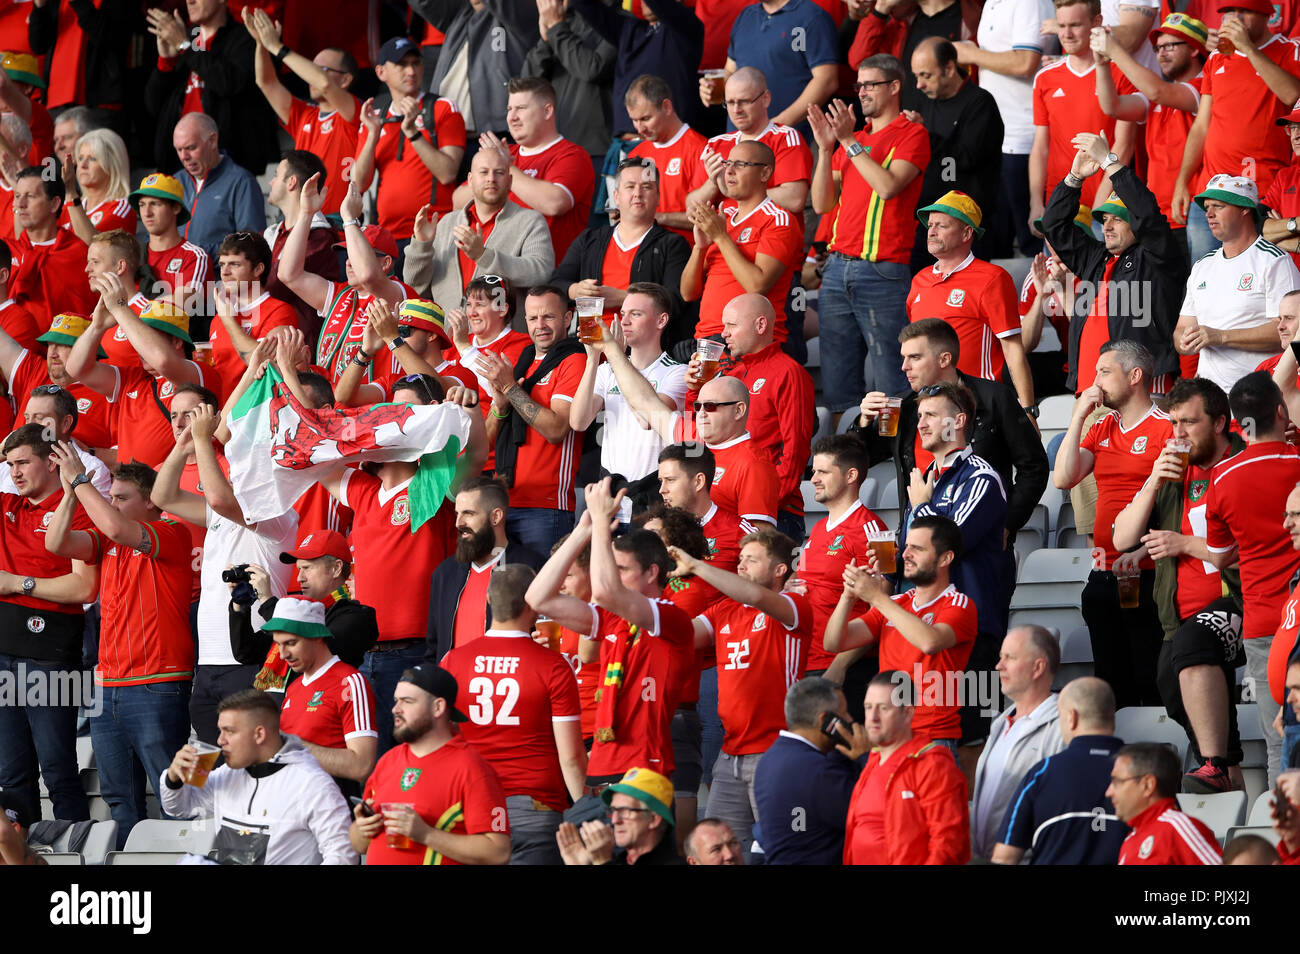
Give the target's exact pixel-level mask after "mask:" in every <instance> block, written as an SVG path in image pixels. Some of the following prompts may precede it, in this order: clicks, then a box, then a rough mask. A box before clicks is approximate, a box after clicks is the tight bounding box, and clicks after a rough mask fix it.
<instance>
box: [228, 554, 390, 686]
mask: <svg viewBox="0 0 1300 954" xmlns="http://www.w3.org/2000/svg"><path fill="white" fill-rule="evenodd" d="M280 562H282V563H296V564H297V565H298V587H299V589H301V590H302V594H301V596H302V599H305V600H315V601H317V602H320V603H324V604H325V626H326V627H327V628H328V629H329V631H330V633H331V636H330V638H329V639H327V640H326V641H325V643H326V645H327V646H328V647H329V649H330V651H331V652H332V653H334V655H336V656H338V657H339V659H341V660H343V662H345V663H347V664H348V665H349V666H353V667H360V665H361V663H362V661H363V658H364V656H365V654H366V650H368V649H369V648H370V647H371V646H373V645H374V644H375V643H377V642H379V627H378V625H377V624H376V622H375V610H374V608H373V607H370V606H365V605H364V604H362V603H358V602H357V601H356V600H354V599H352V598H351V597H350V596H349V595H348V589H347V579H348V576H349V575H350V574H351V572H352V555H351V552H350V550H349V548H348V541H347V538H346V537H344V536H343V534H341V533H339V532H338V531H337V530H308V532H307V533H305V534H303V537H302V539H301V540H299V541H298V545H297V546H296V547H294V549H292V550H287V551H285V552H283V553H281V554H280ZM248 576H249V585H250V586H251V588H252V592H253V595H254V596H255V597H256V599H257V600H259V601H260V602H254V601H253V600H252V599H250V598H249V597H248V590H243V591H241V590H240V588H239V586H238V585H236V586H235V587H234V591H233V593H232V596H231V599H230V648H231V650H232V652H233V653H234V656H235V659H237V660H238V661H239V662H240V663H242V664H244V665H251V664H255V663H256V664H262V671H261V672H260V673H258V675H257V677H256V683H255V684H257V683H261V684H257V688H259V689H266V690H268V691H272V692H275V691H281V690H283V689H284V687H285V684H286V683H287V681H288V668H287V667H286V666H285V665H284V664H283V662H281V661H280V660H279V659H278V654H277V658H276V659H274V660H272V659H268V658H267V653H268V652H269V651H270V649H271V646H272V639H271V634H270V633H269V632H267V631H265V630H258V631H256V632H254V631H253V627H252V623H251V620H252V616H251V613H252V611H253V609H254V607H256V612H257V614H258V616H260V617H261V618H262V619H263V620H268V619H271V618H272V617H273V616H275V604H276V597H274V596H272V595H271V584H270V578H269V577H268V575H267V572H266V570H265V569H264V568H262V567H260V566H256V565H250V566H249V567H248ZM277 677H278V684H276V679H277Z"/></svg>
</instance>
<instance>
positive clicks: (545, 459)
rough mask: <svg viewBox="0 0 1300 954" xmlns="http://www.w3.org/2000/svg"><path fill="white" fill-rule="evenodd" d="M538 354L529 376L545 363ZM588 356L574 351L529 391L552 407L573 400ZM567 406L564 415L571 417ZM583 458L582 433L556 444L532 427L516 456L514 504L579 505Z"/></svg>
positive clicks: (565, 507) (571, 506) (568, 436)
mask: <svg viewBox="0 0 1300 954" xmlns="http://www.w3.org/2000/svg"><path fill="white" fill-rule="evenodd" d="M541 363H542V359H541V358H537V359H536V360H534V361H533V363H532V364H531V365H530V366H529V368H528V371H527V372H526V373H525V374H524V375H523V377H525V378H527V377H529V376H530V375H532V374H533V372H534V371H536V370H537V368H538V367H539V366H540V365H541ZM586 367H587V359H586V356H585V355H582V354H572V355H569V357H567V358H565V359H564V360H563V361H561V362H560V364H559V366H558V367H556V368H552V369H551V371H549V372H548V373H547V374H546V375H545V376H544V377H543V378H542V379H541V380H540V381H538V382H537V383H536V384H534V385H533V387H532V389H531V390H530V391H529V395H530V396H531V397H532V399H533V400H534V401H536V402H537V403H538V404H540V405H541V406H542V407H546V408H549V407H551V406H552V402H554V401H557V400H559V401H567V402H572V401H573V396H574V395H575V394H577V393H578V385H579V384H580V383H581V382H582V372H583V370H584V369H585V368H586ZM568 415H569V412H568V410H567V407H566V409H565V410H564V411H563V412H562V414H561V416H562V417H565V418H567V417H568ZM581 458H582V433H581V432H580V431H574V430H572V429H570V431H569V432H568V433H567V434H565V435H564V440H562V441H560V442H559V443H558V444H552V443H551V442H550V441H548V440H547V439H546V438H545V437H543V436H542V435H541V432H540V431H538V430H537V429H536V428H532V427H530V428H528V436H527V438H525V440H524V443H523V444H522V445H521V446H520V447H519V451H518V456H517V457H516V459H515V482H514V486H513V487H511V488H510V506H511V507H547V508H550V509H552V510H554V509H559V510H568V511H572V510H573V509H574V508H575V506H576V505H577V496H576V490H575V483H576V480H577V477H578V463H579V462H580V460H581Z"/></svg>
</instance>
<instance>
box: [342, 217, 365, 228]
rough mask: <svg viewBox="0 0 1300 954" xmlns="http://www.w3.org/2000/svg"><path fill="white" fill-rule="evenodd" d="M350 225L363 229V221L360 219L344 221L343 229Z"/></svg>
mask: <svg viewBox="0 0 1300 954" xmlns="http://www.w3.org/2000/svg"><path fill="white" fill-rule="evenodd" d="M349 225H355V226H356V227H357V228H361V227H362V226H361V220H360V219H345V220H344V221H343V227H344V228H347V227H348V226H349Z"/></svg>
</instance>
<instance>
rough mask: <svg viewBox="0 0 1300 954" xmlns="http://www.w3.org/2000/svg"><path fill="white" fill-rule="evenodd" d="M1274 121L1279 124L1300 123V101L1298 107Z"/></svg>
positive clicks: (1291, 124)
mask: <svg viewBox="0 0 1300 954" xmlns="http://www.w3.org/2000/svg"><path fill="white" fill-rule="evenodd" d="M1274 122H1275V123H1276V124H1277V125H1279V126H1293V125H1300V103H1297V104H1296V108H1295V109H1293V110H1291V112H1289V113H1287V114H1286V115H1285V116H1279V117H1278V118H1277V119H1276V120H1274Z"/></svg>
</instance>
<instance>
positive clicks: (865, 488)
mask: <svg viewBox="0 0 1300 954" xmlns="http://www.w3.org/2000/svg"><path fill="white" fill-rule="evenodd" d="M879 493H880V484H879V483H877V482H876V478H874V477H868V478H867V479H866V480H864V481H863V482H862V486H861V487H859V488H858V499H859V500H861V501H862V506H864V507H866V508H867V509H868V510H875V509H876V495H877V494H879Z"/></svg>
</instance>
